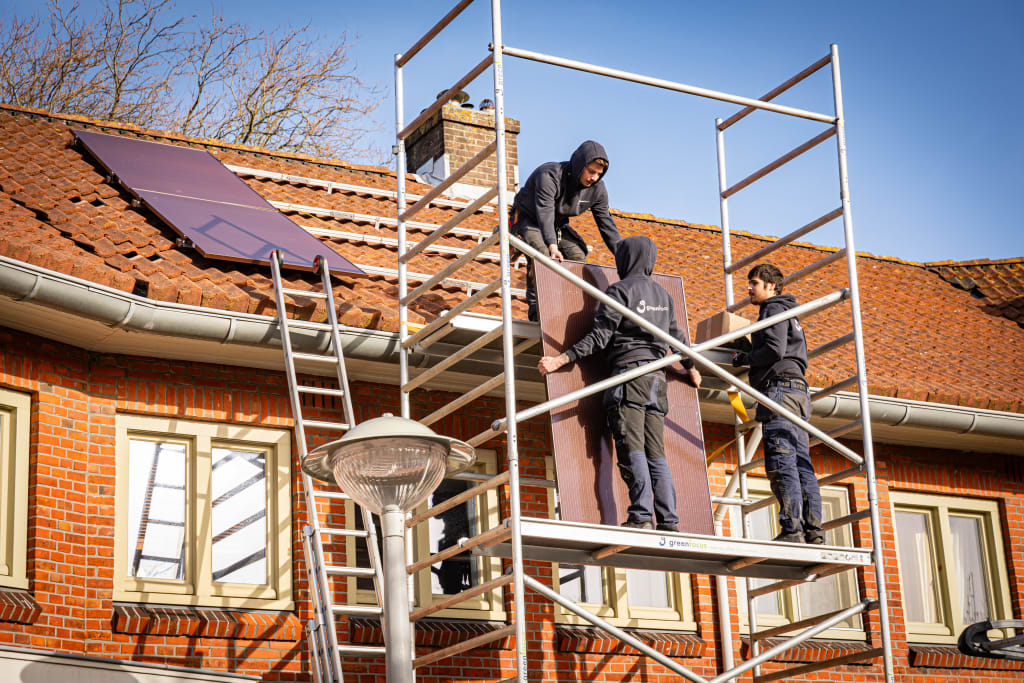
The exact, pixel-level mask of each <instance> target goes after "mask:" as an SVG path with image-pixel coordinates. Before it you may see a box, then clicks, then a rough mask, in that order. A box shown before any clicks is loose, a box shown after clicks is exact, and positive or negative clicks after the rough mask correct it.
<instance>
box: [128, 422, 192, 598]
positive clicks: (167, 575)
mask: <svg viewBox="0 0 1024 683" xmlns="http://www.w3.org/2000/svg"><path fill="white" fill-rule="evenodd" d="M185 471H186V470H185V445H184V444H180V443H159V442H155V441H143V440H135V439H133V440H132V441H131V443H130V446H129V450H128V481H129V483H128V486H129V489H128V534H129V536H128V548H129V553H128V567H127V569H128V576H135V577H138V578H156V579H183V578H184V577H185Z"/></svg>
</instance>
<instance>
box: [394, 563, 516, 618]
mask: <svg viewBox="0 0 1024 683" xmlns="http://www.w3.org/2000/svg"><path fill="white" fill-rule="evenodd" d="M513 579H515V577H514V576H513V575H512V574H503V575H502V576H499V577H498V578H496V579H491V580H490V581H486V582H484V583H481V584H478V585H476V586H472V587H470V588H467V589H466V590H464V591H462V592H461V593H457V594H455V595H448V596H446V597H444V598H442V599H440V600H438V601H436V602H434V603H433V604H431V605H427V606H426V607H421V608H419V609H418V610H416V611H414V612H413V613H412V614H410V615H409V621H418V620H420V619H423V618H424V617H429V616H430V615H431V614H434V613H435V612H440V611H441V610H443V609H448V608H449V607H451V606H452V605H457V604H458V603H460V602H462V601H463V600H468V599H469V598H475V597H476V596H478V595H483V594H484V593H489V592H490V591H492V590H495V589H497V588H501V587H502V586H507V585H508V584H510V583H512V581H513Z"/></svg>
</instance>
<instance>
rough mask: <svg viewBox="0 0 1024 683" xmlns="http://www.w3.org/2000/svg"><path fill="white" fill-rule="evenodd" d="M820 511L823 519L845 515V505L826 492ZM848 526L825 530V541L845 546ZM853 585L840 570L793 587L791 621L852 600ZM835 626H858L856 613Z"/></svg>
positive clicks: (854, 599)
mask: <svg viewBox="0 0 1024 683" xmlns="http://www.w3.org/2000/svg"><path fill="white" fill-rule="evenodd" d="M821 505H822V513H823V515H824V518H825V519H836V518H837V517H842V516H843V515H844V514H846V506H845V505H843V504H842V502H841V500H840V498H839V497H838V496H836V495H835V494H834V493H833V494H831V495H830V494H828V493H826V494H825V495H823V496H822V501H821ZM849 535H850V533H849V527H846V526H843V527H838V528H836V529H830V530H829V531H827V532H825V543H827V544H829V545H838V546H848V545H850V541H849ZM855 586H856V584H855V582H854V580H853V575H852V574H848V573H844V574H836V575H833V576H826V577H825V578H823V579H818V580H817V581H812V582H810V583H803V584H800V585H799V586H798V587H797V591H796V592H797V605H796V610H797V612H796V614H795V615H794V617H793V619H794V621H796V620H800V619H806V618H808V617H812V616H817V615H819V614H825V613H827V612H834V611H836V610H839V609H842V608H843V607H849V606H851V605H852V604H853V603H854V602H856V587H855ZM836 626H837V627H839V628H857V629H859V628H861V622H860V616H859V615H854V616H852V617H850V618H849V619H847V620H845V621H842V622H840V623H838V624H837V625H836Z"/></svg>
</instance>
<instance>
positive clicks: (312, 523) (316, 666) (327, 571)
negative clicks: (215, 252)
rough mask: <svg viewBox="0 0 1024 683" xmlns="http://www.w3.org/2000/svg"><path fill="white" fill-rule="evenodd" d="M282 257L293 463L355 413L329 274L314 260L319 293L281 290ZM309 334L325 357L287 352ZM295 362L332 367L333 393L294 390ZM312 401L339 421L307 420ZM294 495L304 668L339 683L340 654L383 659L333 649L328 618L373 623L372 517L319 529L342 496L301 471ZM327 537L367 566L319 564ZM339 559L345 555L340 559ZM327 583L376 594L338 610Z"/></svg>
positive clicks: (278, 261)
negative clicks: (365, 585)
mask: <svg viewBox="0 0 1024 683" xmlns="http://www.w3.org/2000/svg"><path fill="white" fill-rule="evenodd" d="M282 260H283V259H282V255H281V253H280V251H276V250H275V251H274V252H273V253H272V254H271V257H270V265H271V272H272V273H273V278H274V297H275V301H276V304H277V319H278V324H279V326H280V330H281V347H282V349H283V351H284V359H285V370H286V374H287V376H288V395H289V398H290V400H291V406H292V418H293V419H294V421H295V440H296V442H297V445H298V446H297V447H298V451H299V461H300V462H302V461H304V460H305V458H306V455H307V452H308V442H307V441H306V428H307V427H308V428H311V429H315V430H320V431H342V432H344V431H347V430H348V429H350V428H351V427H353V426H354V425H355V413H354V411H353V409H352V396H351V392H350V391H349V386H348V373H347V372H346V369H345V357H344V353H343V350H342V346H341V333H340V331H339V328H338V314H337V307H336V306H335V303H334V293H333V289H332V287H331V274H330V269H329V268H328V266H327V262H326V260H325V259H322V258H319V257H317V259H316V262H315V263H316V269H317V271H318V272H319V275H320V283H321V289H320V291H310V290H304V289H291V288H288V287H285V286H284V284H283V282H282V278H281V265H282ZM285 295H289V296H294V297H306V298H313V299H319V300H322V301H324V304H325V308H326V309H327V318H328V322H327V323H314V322H309V321H303V320H290V319H289V318H288V314H287V309H286V303H285V298H284V297H285ZM294 329H300V330H309V331H310V332H314V333H316V334H317V336H318V337H319V336H320V335H323V334H324V333H326V334H327V336H328V341H327V350H326V351H324V352H322V353H303V352H297V351H295V350H294V348H293V330H294ZM296 361H302V362H304V363H308V364H311V365H314V366H317V367H325V366H329V367H333V368H334V377H335V380H336V388H329V387H321V386H312V385H303V384H299V382H298V378H297V373H296V367H295V366H296ZM303 395H311V396H320V397H325V398H332V399H341V401H342V405H343V411H344V416H345V421H344V422H342V423H339V422H325V421H320V420H307V419H305V418H304V417H303V410H302V409H303V406H302V396H303ZM302 488H303V492H304V496H305V499H306V511H307V515H308V518H309V523H308V524H307V525H306V526H305V527H304V528H303V530H302V544H303V552H304V554H305V557H306V562H307V574H308V580H309V591H310V596H311V601H312V602H313V606H314V613H315V618H314V619H311V620H310V621H309V623H308V624H307V625H306V634H307V641H308V645H309V650H310V660H311V662H310V663H311V667H312V669H313V671H314V673H315V677H316V680H317V681H318V683H342V681H344V676H343V675H342V670H341V655H342V654H345V655H348V656H351V657H366V656H370V657H378V656H381V655H382V654H383V653H384V648H383V647H375V646H358V645H341V644H339V642H338V632H337V624H336V622H335V619H336V617H337V616H340V615H349V616H370V617H377V618H379V619H381V621H382V623H383V618H384V615H383V609H382V608H381V605H382V604H383V603H382V601H381V588H380V587H381V586H382V585H383V575H382V564H381V561H380V548H379V545H378V538H377V531H376V525H375V523H374V520H373V515H372V514H371V513H370V512H369V511H368V510H366V509H365V508H362V507H360V508H359V509H360V510H361V511H362V521H363V528H362V529H348V528H345V527H343V526H330V525H324V524H322V521H321V516H322V515H323V514H324V513H325V510H324V509H323V508H322V506H329V505H330V503H331V501H347V500H351V499H350V498H349V496H348V495H347V494H345V493H342V492H339V491H337V490H326V489H324V488H322V487H321V485H320V484H319V483H318V482H317V481H316V480H315V479H313V477H311V476H310V475H309V474H307V473H306V472H305V471H303V473H302ZM332 537H340V538H344V537H355V538H357V539H363V540H364V541H365V543H366V547H367V554H368V556H369V563H370V566H369V567H360V566H358V563H357V562H356V561H354V559H347V560H346V562H345V563H344V564H331V563H329V562H328V561H327V559H326V556H325V551H324V546H325V545H330V544H332V543H333V541H332V540H325V538H327V539H330V538H332ZM346 554H347V553H346ZM333 578H341V579H348V578H370V579H372V580H373V583H374V589H375V592H376V595H377V604H376V605H369V606H368V605H359V604H355V603H356V600H355V593H356V592H357V591H356V590H355V589H354V588H353V587H352V586H348V587H347V588H348V590H347V591H345V592H346V594H347V595H348V596H349V599H348V601H347V603H345V604H339V603H336V602H335V600H334V596H335V593H336V592H337V588H336V587H335V586H333V584H332V579H333Z"/></svg>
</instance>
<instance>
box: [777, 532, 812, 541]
mask: <svg viewBox="0 0 1024 683" xmlns="http://www.w3.org/2000/svg"><path fill="white" fill-rule="evenodd" d="M772 540H773V541H780V542H782V543H803V542H804V535H803V534H802V533H800V532H799V531H794V532H793V533H790V534H785V533H783V534H779V535H778V536H776V537H775V538H773V539H772Z"/></svg>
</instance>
